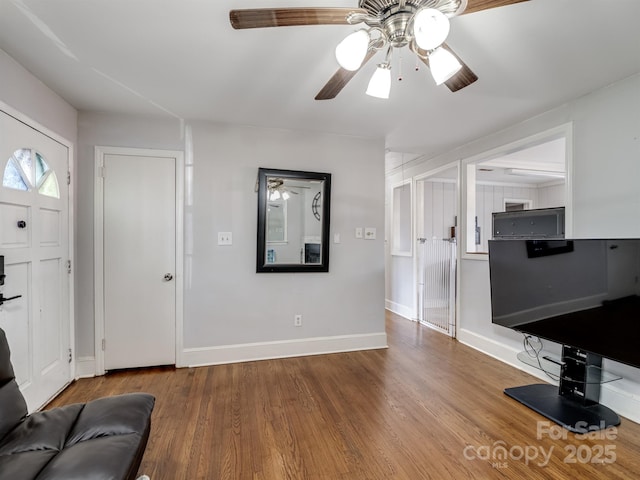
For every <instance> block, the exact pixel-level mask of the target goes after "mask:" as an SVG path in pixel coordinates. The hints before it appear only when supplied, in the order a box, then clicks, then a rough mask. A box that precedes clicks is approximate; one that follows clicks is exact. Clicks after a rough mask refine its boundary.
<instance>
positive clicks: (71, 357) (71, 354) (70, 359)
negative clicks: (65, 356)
mask: <svg viewBox="0 0 640 480" xmlns="http://www.w3.org/2000/svg"><path fill="white" fill-rule="evenodd" d="M72 360H73V352H72V351H71V349H69V363H71V361H72Z"/></svg>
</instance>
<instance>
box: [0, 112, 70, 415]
mask: <svg viewBox="0 0 640 480" xmlns="http://www.w3.org/2000/svg"><path fill="white" fill-rule="evenodd" d="M68 162H69V151H68V148H67V147H66V146H64V145H62V144H60V143H58V142H57V141H55V140H53V139H52V138H50V137H48V136H46V135H44V134H43V133H41V132H39V131H37V130H34V129H33V128H31V127H30V126H28V125H26V124H24V123H22V122H21V121H19V120H17V119H15V118H14V117H12V116H10V115H8V114H6V113H5V112H1V111H0V173H1V174H2V185H1V186H0V255H3V256H4V263H5V275H6V278H5V280H4V286H0V292H2V294H3V296H4V297H5V298H10V297H14V296H18V295H21V296H20V297H19V298H15V299H14V300H10V301H8V302H6V303H4V304H3V305H0V327H2V328H3V329H4V330H5V332H6V334H7V339H8V341H9V346H10V348H11V359H12V362H13V366H14V370H15V374H16V380H17V382H18V385H20V389H21V390H22V393H23V395H24V396H25V399H26V400H27V405H28V407H29V410H30V411H33V410H35V409H37V408H39V407H41V406H42V405H44V404H45V403H46V402H47V401H48V400H49V399H51V398H52V397H53V396H54V395H55V394H56V393H58V392H59V391H60V390H62V389H63V388H64V387H65V386H66V385H67V384H68V383H69V382H70V381H71V374H72V373H71V365H70V362H71V345H70V309H69V277H70V275H69V270H70V267H69V265H68V261H69V223H68V222H69V217H68V211H69V210H68V202H69V188H68V185H67V172H68V165H69V163H68Z"/></svg>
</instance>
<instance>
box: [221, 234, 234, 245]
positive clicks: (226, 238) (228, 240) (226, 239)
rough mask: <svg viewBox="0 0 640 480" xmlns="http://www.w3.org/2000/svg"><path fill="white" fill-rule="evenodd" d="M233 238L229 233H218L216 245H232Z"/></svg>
mask: <svg viewBox="0 0 640 480" xmlns="http://www.w3.org/2000/svg"><path fill="white" fill-rule="evenodd" d="M232 244H233V236H232V235H231V232H218V245H232Z"/></svg>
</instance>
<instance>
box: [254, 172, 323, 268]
mask: <svg viewBox="0 0 640 480" xmlns="http://www.w3.org/2000/svg"><path fill="white" fill-rule="evenodd" d="M330 185H331V175H330V174H326V173H317V172H300V171H292V170H274V169H260V170H259V174H258V255H257V271H258V272H278V271H282V272H303V271H325V272H326V271H328V265H329V264H328V260H329V259H328V256H329V242H328V232H329V202H330Z"/></svg>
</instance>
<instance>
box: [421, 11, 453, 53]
mask: <svg viewBox="0 0 640 480" xmlns="http://www.w3.org/2000/svg"><path fill="white" fill-rule="evenodd" d="M413 35H414V36H415V39H416V43H417V44H418V46H419V47H420V48H422V49H423V50H433V49H434V48H437V47H439V46H440V45H442V43H443V42H444V41H445V40H446V39H447V35H449V19H448V18H447V16H446V15H445V14H444V13H442V12H441V11H440V10H436V9H435V8H423V9H422V10H420V11H419V12H418V13H417V14H416V16H415V18H414V20H413Z"/></svg>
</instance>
